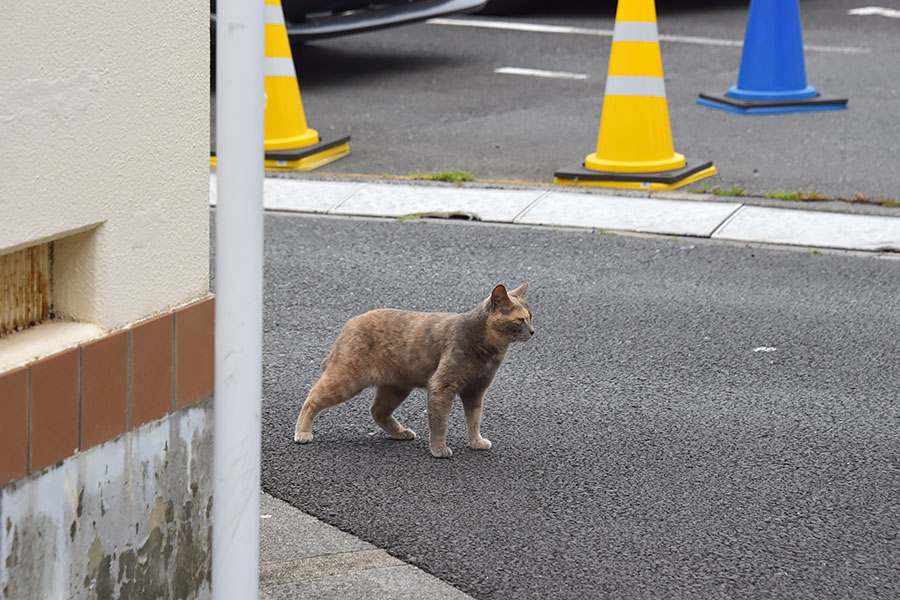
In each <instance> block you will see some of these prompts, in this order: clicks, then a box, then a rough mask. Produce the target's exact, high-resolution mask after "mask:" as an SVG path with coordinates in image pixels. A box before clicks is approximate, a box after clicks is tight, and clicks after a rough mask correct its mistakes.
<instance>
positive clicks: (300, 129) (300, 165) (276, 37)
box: [210, 0, 350, 171]
mask: <svg viewBox="0 0 900 600" xmlns="http://www.w3.org/2000/svg"><path fill="white" fill-rule="evenodd" d="M265 2H266V9H265V10H266V17H265V18H266V58H265V66H264V68H265V77H266V79H265V90H266V111H265V128H264V134H263V135H264V147H265V153H266V155H265V156H266V159H265V169H266V170H269V171H311V170H313V169H316V168H318V167H321V166H322V165H325V164H328V163H330V162H332V161H335V160H337V159H339V158H341V157H343V156H347V155H348V154H350V145H349V141H350V136H345V137H340V138H329V139H323V138H321V137H319V133H318V132H317V131H316V130H315V129H311V128H310V127H308V126H307V124H306V116H305V115H304V113H303V102H302V101H301V99H300V86H299V85H298V84H297V74H296V72H295V70H294V59H293V56H292V55H291V44H290V40H289V38H288V34H287V28H286V27H285V24H284V13H283V11H282V9H281V0H265ZM215 161H216V159H215V156H213V157H212V158H211V159H210V162H211V164H212V166H213V167H215V166H216V162H215Z"/></svg>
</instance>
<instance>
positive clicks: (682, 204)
mask: <svg viewBox="0 0 900 600" xmlns="http://www.w3.org/2000/svg"><path fill="white" fill-rule="evenodd" d="M523 187H524V186H517V188H519V189H507V188H486V187H480V186H451V185H446V184H443V185H434V184H431V185H427V184H419V183H408V182H394V183H382V182H365V181H320V180H305V179H285V178H276V177H267V178H266V180H265V191H264V206H265V208H266V209H267V210H279V211H292V212H305V213H317V214H329V215H346V216H353V215H355V216H370V217H405V216H417V217H422V218H425V217H462V218H469V219H475V220H479V221H485V222H497V223H515V224H520V225H523V226H529V225H545V226H551V227H554V226H555V227H581V228H586V229H596V230H603V231H610V232H636V233H650V234H661V235H674V236H692V237H701V238H709V239H714V240H722V241H733V242H749V243H761V244H785V245H793V246H805V247H814V248H834V249H842V250H862V251H871V252H900V211H897V212H898V216H887V215H872V214H849V213H845V212H828V211H823V210H805V209H796V208H780V207H779V208H775V207H770V206H757V205H750V204H744V203H741V202H721V201H708V200H703V201H700V200H695V199H684V198H692V196H691V195H688V194H680V195H679V197H680V198H682V199H668V198H666V199H663V198H659V197H652V198H648V197H636V196H634V195H613V194H611V193H610V192H608V191H606V190H603V191H598V190H585V191H581V190H578V191H570V189H560V188H555V187H547V186H533V187H525V189H522V188H523ZM696 197H697V198H700V196H696ZM215 202H216V176H215V175H214V174H211V175H210V204H213V205H214V204H215Z"/></svg>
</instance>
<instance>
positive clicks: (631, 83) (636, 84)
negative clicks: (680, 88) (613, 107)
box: [604, 75, 666, 98]
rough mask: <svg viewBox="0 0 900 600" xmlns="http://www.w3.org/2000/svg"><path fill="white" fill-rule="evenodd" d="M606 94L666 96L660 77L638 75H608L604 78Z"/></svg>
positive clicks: (664, 86) (664, 85)
mask: <svg viewBox="0 0 900 600" xmlns="http://www.w3.org/2000/svg"><path fill="white" fill-rule="evenodd" d="M604 94H605V95H606V96H653V97H659V98H665V97H666V84H665V83H664V82H663V78H662V77H642V76H638V75H610V76H609V77H607V78H606V91H605V92H604Z"/></svg>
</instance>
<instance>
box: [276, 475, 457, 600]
mask: <svg viewBox="0 0 900 600" xmlns="http://www.w3.org/2000/svg"><path fill="white" fill-rule="evenodd" d="M260 513H261V514H260V543H259V597H260V599H262V600H276V599H277V600H289V599H293V598H318V599H320V600H370V599H375V598H377V599H379V600H472V598H471V596H468V595H466V594H464V593H462V592H460V591H459V590H457V589H455V588H453V587H451V586H450V585H448V584H446V583H444V582H443V581H441V580H440V579H437V578H436V577H433V576H431V575H429V574H428V573H425V572H424V571H422V570H420V569H417V568H416V567H413V566H411V565H408V564H406V563H404V562H403V561H401V560H398V559H396V558H394V557H393V556H391V555H390V554H388V553H387V552H385V551H384V550H380V549H378V548H376V547H375V546H373V545H371V544H369V543H367V542H364V541H362V540H360V539H359V538H356V537H354V536H352V535H350V534H349V533H344V532H343V531H341V530H339V529H337V528H335V527H332V526H331V525H328V524H327V523H323V522H322V521H319V520H318V519H315V518H313V517H311V516H309V515H307V514H305V513H303V512H301V511H299V510H297V509H296V508H294V507H293V506H291V505H290V504H287V503H285V502H282V501H281V500H278V499H277V498H273V497H272V496H270V495H269V494H266V493H265V492H263V493H262V495H261V497H260Z"/></svg>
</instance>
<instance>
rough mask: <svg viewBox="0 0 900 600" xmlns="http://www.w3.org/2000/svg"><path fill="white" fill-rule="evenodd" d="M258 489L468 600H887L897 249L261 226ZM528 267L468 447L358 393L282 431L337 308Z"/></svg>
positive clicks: (460, 293) (420, 398) (896, 585)
mask: <svg viewBox="0 0 900 600" xmlns="http://www.w3.org/2000/svg"><path fill="white" fill-rule="evenodd" d="M265 261H266V265H265V267H266V284H265V286H266V287H265V294H266V298H265V311H266V312H265V350H264V353H265V355H264V398H263V465H262V478H263V487H264V489H265V490H266V491H267V492H269V493H271V494H273V495H275V496H277V497H279V498H282V499H285V500H287V501H289V502H290V503H292V504H294V505H295V506H297V507H299V508H301V509H302V510H304V511H306V512H308V513H310V514H312V515H314V516H316V517H318V518H320V519H322V520H324V521H326V522H328V523H331V524H333V525H336V526H338V527H339V528H341V529H343V530H345V531H348V532H350V533H353V534H355V535H357V536H359V537H361V538H363V539H364V540H367V541H369V542H372V543H374V544H376V545H378V546H381V547H384V548H386V549H387V550H388V551H389V552H391V553H392V554H394V555H395V556H397V557H398V558H400V559H402V560H405V561H409V562H412V563H413V564H415V565H417V566H419V567H421V568H423V569H425V570H426V571H428V572H430V573H432V574H434V575H436V576H438V577H440V578H442V579H444V580H445V581H447V582H449V583H451V584H453V585H455V586H457V587H459V588H460V589H462V590H463V591H465V592H468V593H469V594H471V595H473V596H474V597H476V598H479V599H480V600H489V599H504V600H505V599H517V598H529V599H531V598H554V599H565V598H680V597H684V598H724V597H727V598H815V599H817V600H818V599H822V598H841V599H848V598H875V597H884V598H889V597H900V569H898V564H900V538H898V530H900V433H898V432H900V405H898V389H900V378H898V373H897V357H898V356H900V337H898V335H897V332H898V331H900V315H898V312H897V310H896V307H897V302H896V286H897V281H898V280H900V279H898V277H900V261H897V260H896V259H890V258H878V257H875V256H873V255H865V256H856V255H848V254H832V253H821V254H819V253H811V252H808V251H804V250H788V249H780V248H775V249H772V248H747V247H735V246H732V245H729V244H722V243H707V242H703V241H698V240H691V239H674V238H672V239H666V238H660V237H651V238H644V237H629V236H612V235H601V234H598V233H591V232H584V231H577V232H576V231H562V230H560V231H557V230H550V229H542V228H526V227H520V226H488V225H480V224H469V223H461V222H459V223H457V222H432V221H429V222H419V221H405V222H399V221H396V220H363V219H346V218H325V217H309V216H297V215H278V214H271V213H270V214H268V215H267V217H266V253H265ZM523 281H528V282H530V287H529V291H528V295H529V302H530V304H531V306H532V309H533V313H534V325H535V327H536V329H537V333H536V335H535V336H534V338H533V339H532V340H531V341H530V342H528V343H526V344H520V345H517V346H514V347H513V348H512V349H511V351H510V353H509V356H508V358H507V361H506V363H505V364H504V365H503V367H502V368H501V370H500V373H499V374H498V376H497V379H496V381H495V383H494V385H493V386H492V387H491V388H490V389H489V391H488V394H487V396H486V400H485V413H484V422H483V426H482V432H483V434H484V435H485V437H488V438H489V439H491V440H492V441H493V444H494V446H493V448H492V449H491V450H489V451H487V452H477V451H473V450H469V449H468V448H467V447H466V444H465V426H464V418H463V415H462V410H461V408H460V407H459V406H456V407H455V408H454V413H453V416H452V417H451V425H450V432H449V436H448V443H449V444H450V446H451V447H452V448H453V449H454V455H453V457H452V458H451V459H449V460H437V459H433V458H432V457H431V456H430V454H429V452H428V446H427V435H425V434H426V432H427V421H426V415H425V398H424V394H423V392H421V391H417V392H414V393H413V395H412V396H411V397H410V399H409V400H408V401H407V402H406V403H405V404H404V405H403V406H402V407H401V408H400V409H399V410H398V413H397V416H398V418H399V419H400V420H401V421H402V422H404V423H405V424H407V425H408V426H410V427H411V428H413V429H414V430H416V431H418V432H419V434H420V436H419V438H418V439H416V440H413V441H408V442H398V441H394V440H390V439H388V438H387V437H386V436H385V435H383V433H382V432H381V431H380V429H378V428H377V426H375V425H374V423H373V422H372V420H371V418H370V417H369V415H368V405H369V403H370V401H371V392H370V391H367V392H363V394H362V395H361V396H360V397H358V398H356V399H354V400H352V401H350V402H347V403H345V404H343V405H340V406H338V407H335V408H332V409H329V410H328V411H325V412H323V413H322V414H320V415H319V417H318V418H317V420H316V423H315V426H314V433H315V436H316V438H315V440H314V441H313V443H312V444H309V445H305V446H300V445H296V444H294V443H293V440H292V435H293V428H294V422H295V420H296V417H297V414H298V411H299V408H300V404H301V402H302V400H303V399H304V398H305V395H306V393H307V391H308V390H309V388H310V386H311V385H312V384H313V383H314V382H315V380H316V378H317V376H318V374H319V368H318V365H319V363H320V361H321V360H322V358H323V357H324V356H325V355H326V354H327V352H328V351H329V349H330V345H331V344H332V342H333V340H334V339H335V337H336V335H337V333H338V331H339V329H340V327H341V325H342V324H343V322H344V321H345V320H346V319H347V318H349V317H351V316H353V315H356V314H359V313H361V312H364V311H366V310H369V309H373V308H378V307H396V308H406V309H413V310H433V311H462V310H468V309H469V308H470V307H472V306H474V304H475V303H477V302H479V301H480V300H482V299H483V298H484V297H486V296H487V295H488V294H489V293H490V290H491V288H492V287H493V286H494V285H495V284H496V283H500V282H502V283H505V284H508V285H518V284H519V283H521V282H523Z"/></svg>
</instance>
